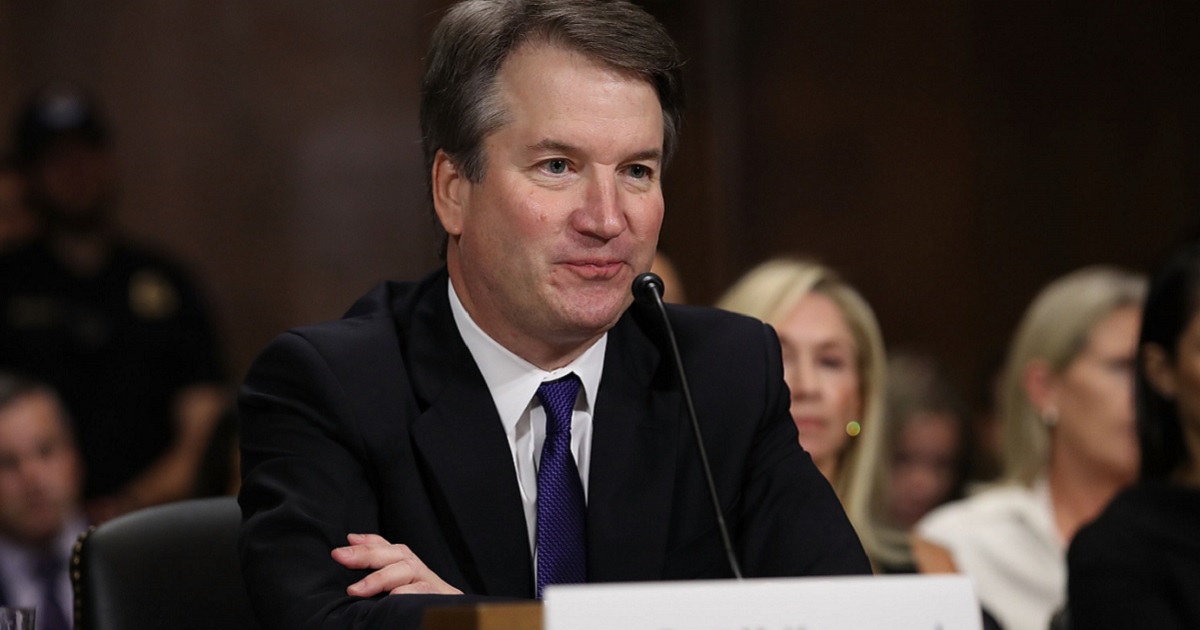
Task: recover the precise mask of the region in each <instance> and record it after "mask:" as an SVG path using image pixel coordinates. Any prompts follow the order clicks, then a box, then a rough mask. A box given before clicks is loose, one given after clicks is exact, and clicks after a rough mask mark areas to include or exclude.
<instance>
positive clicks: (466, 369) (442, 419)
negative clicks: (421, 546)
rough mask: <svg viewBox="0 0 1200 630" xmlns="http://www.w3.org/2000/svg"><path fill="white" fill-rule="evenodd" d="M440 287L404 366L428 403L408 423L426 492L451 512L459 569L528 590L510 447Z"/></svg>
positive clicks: (495, 589)
mask: <svg viewBox="0 0 1200 630" xmlns="http://www.w3.org/2000/svg"><path fill="white" fill-rule="evenodd" d="M446 295H447V294H446V283H445V281H443V282H440V283H438V284H437V285H435V288H434V290H433V291H432V292H431V295H430V296H429V298H428V299H426V300H425V302H426V303H425V304H422V305H421V307H420V308H419V310H418V312H417V313H415V314H414V318H413V322H412V324H413V330H412V331H411V334H410V335H409V340H410V342H411V344H412V345H410V355H409V359H410V361H411V364H410V371H411V374H412V376H413V382H414V385H415V389H416V390H417V392H418V396H419V397H421V398H423V399H424V400H425V401H426V404H427V405H428V407H427V408H426V409H425V412H424V413H422V414H421V416H420V417H419V418H418V419H417V420H416V422H415V423H414V424H413V430H412V435H413V441H414V446H415V448H416V450H417V452H418V453H419V456H420V457H421V458H422V460H423V464H424V466H425V467H427V468H428V470H429V472H430V474H429V475H428V477H427V480H426V485H427V486H429V492H430V494H431V496H434V497H436V499H435V501H437V502H439V503H441V504H442V505H445V506H446V507H447V508H448V509H449V512H450V514H451V515H452V517H451V518H449V519H447V522H444V523H443V527H444V529H443V532H444V534H445V536H446V537H447V538H448V539H449V541H450V545H451V547H460V548H461V547H464V546H465V548H466V549H467V551H468V553H469V556H470V557H469V558H466V559H464V558H459V562H460V565H463V566H461V568H462V570H463V572H464V575H466V576H467V578H468V579H469V580H473V581H475V582H476V584H479V585H481V586H482V588H483V590H484V592H485V593H487V594H491V595H507V596H512V597H531V596H532V595H533V567H532V560H531V558H530V553H529V538H528V533H527V529H526V525H525V512H524V510H523V508H522V504H521V495H520V488H519V486H518V484H517V478H516V472H515V471H514V468H513V463H512V451H511V449H510V448H509V446H508V439H507V438H506V437H505V435H504V429H503V427H502V425H501V423H500V418H499V415H498V414H497V413H496V407H495V404H494V403H493V401H492V397H491V394H490V393H489V392H488V389H487V385H486V383H485V382H484V380H483V376H482V375H481V374H480V372H479V368H478V367H477V366H476V365H475V362H474V360H473V359H472V358H471V354H470V352H469V351H468V350H467V348H466V345H465V344H463V341H462V338H461V337H460V336H459V334H458V331H457V329H456V328H455V325H454V320H453V317H452V315H451V313H450V305H449V301H448V299H447V297H446ZM456 539H458V540H456ZM471 565H473V566H471Z"/></svg>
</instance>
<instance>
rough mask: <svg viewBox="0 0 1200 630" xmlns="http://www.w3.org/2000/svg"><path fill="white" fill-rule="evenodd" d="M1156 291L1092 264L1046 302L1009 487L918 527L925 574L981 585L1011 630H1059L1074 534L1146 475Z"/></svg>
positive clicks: (1029, 356) (1043, 297)
mask: <svg viewBox="0 0 1200 630" xmlns="http://www.w3.org/2000/svg"><path fill="white" fill-rule="evenodd" d="M1145 291H1146V288H1145V280H1144V279H1143V278H1141V277H1139V276H1135V275H1131V274H1129V273H1126V272H1123V271H1120V270H1117V269H1112V268H1107V267H1090V268H1086V269H1082V270H1079V271H1076V272H1074V273H1071V274H1068V275H1066V276H1064V277H1062V278H1060V279H1058V280H1056V281H1054V282H1053V283H1051V284H1050V285H1048V286H1047V287H1046V288H1044V289H1043V290H1042V291H1041V293H1039V294H1038V296H1037V297H1036V298H1035V299H1034V301H1033V303H1032V304H1031V305H1030V307H1029V309H1028V310H1027V311H1026V312H1025V315H1024V317H1023V319H1022V321H1021V324H1020V326H1019V327H1018V329H1017V333H1016V335H1015V336H1014V338H1013V341H1012V345H1011V346H1010V349H1009V355H1008V359H1007V362H1006V365H1005V368H1004V381H1003V384H1002V398H1001V401H1000V415H1001V424H1002V431H1003V440H1004V443H1003V453H1002V456H1003V461H1002V466H1003V471H1002V481H1001V482H1000V483H999V484H998V485H996V486H994V487H992V488H990V489H986V490H983V491H982V492H980V493H978V494H976V495H974V496H972V497H970V498H967V499H964V500H962V501H957V502H954V503H950V504H947V505H945V506H942V507H941V508H939V509H937V510H935V511H934V512H932V513H930V514H929V516H927V517H926V518H925V519H923V520H922V521H921V522H920V523H919V524H918V525H917V529H916V534H915V536H914V540H913V555H914V560H915V561H916V565H917V569H918V570H919V571H921V572H924V573H940V572H952V571H957V572H961V573H964V574H966V575H968V576H970V577H971V578H972V580H973V581H974V583H975V587H976V590H977V593H978V595H979V599H980V601H981V603H982V604H983V607H984V608H985V609H986V610H987V611H988V612H990V613H991V614H992V615H993V616H995V618H996V619H997V620H998V621H999V622H1000V624H1001V625H1002V626H1003V627H1004V628H1006V629H1007V630H1024V629H1029V630H1034V629H1036V630H1044V629H1045V628H1046V627H1047V626H1048V625H1049V622H1050V618H1051V617H1052V616H1053V614H1054V613H1055V612H1056V611H1057V610H1058V609H1059V608H1061V607H1062V605H1063V602H1064V599H1065V589H1066V556H1065V553H1066V548H1067V544H1068V543H1069V542H1070V540H1071V537H1072V536H1074V535H1075V532H1076V531H1077V530H1078V529H1079V528H1080V527H1081V526H1082V525H1084V524H1086V523H1087V522H1089V521H1091V520H1092V519H1093V518H1095V517H1096V516H1097V515H1098V514H1099V513H1100V511H1101V510H1102V509H1103V508H1104V507H1105V506H1106V505H1107V504H1108V502H1109V500H1110V499H1112V497H1113V496H1114V495H1115V494H1116V493H1117V492H1118V491H1119V490H1120V489H1122V488H1123V487H1125V486H1126V485H1128V484H1130V483H1131V482H1132V481H1133V480H1134V479H1135V477H1136V475H1137V468H1138V447H1137V438H1136V433H1135V426H1134V413H1133V372H1132V367H1133V362H1134V356H1135V354H1136V346H1137V332H1138V326H1139V324H1140V321H1141V304H1142V301H1143V300H1144V299H1145Z"/></svg>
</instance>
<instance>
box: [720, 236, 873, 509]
mask: <svg viewBox="0 0 1200 630" xmlns="http://www.w3.org/2000/svg"><path fill="white" fill-rule="evenodd" d="M717 307H719V308H723V309H726V310H729V311H733V312H735V313H742V314H744V315H749V316H751V317H756V318H758V319H761V320H762V321H764V322H766V323H768V324H770V325H771V326H772V327H774V329H775V331H776V332H777V333H778V335H779V341H780V343H781V344H782V346H783V374H784V378H785V379H786V380H787V384H788V389H789V390H790V392H791V405H790V410H791V417H792V419H793V421H794V422H795V423H796V428H797V429H798V430H799V434H800V444H801V445H803V446H804V450H806V451H808V452H809V454H810V455H812V459H813V462H814V463H815V464H816V465H817V468H818V469H820V470H821V473H822V474H824V475H825V478H826V479H828V480H829V482H830V483H832V484H833V487H834V488H835V489H836V490H837V492H838V494H839V496H841V498H842V502H843V503H844V504H848V503H849V502H848V500H847V499H848V497H847V495H846V492H847V490H848V486H849V483H848V482H849V477H850V474H849V472H850V470H852V469H853V467H854V460H855V456H856V455H855V453H856V451H857V449H858V446H857V445H858V442H859V440H858V439H857V436H858V435H859V432H860V431H871V430H873V429H872V427H873V426H875V424H876V423H877V422H878V421H879V417H880V415H881V414H882V412H883V396H884V391H885V386H886V383H885V380H886V376H887V366H886V364H885V361H886V359H885V355H884V349H883V335H882V334H881V333H880V332H879V323H878V322H877V321H876V319H875V313H874V312H873V311H872V310H871V307H870V305H868V304H867V301H866V300H864V299H863V298H862V296H861V295H859V293H858V291H855V290H854V287H851V286H850V285H849V284H847V283H846V282H845V281H844V280H842V279H841V277H839V276H838V274H837V273H835V272H834V271H833V270H832V269H830V268H828V267H826V266H824V265H821V264H819V263H816V262H812V261H807V260H800V259H792V258H776V259H773V260H768V261H767V262H764V263H762V264H760V265H758V266H757V267H755V268H754V269H751V270H750V272H748V273H747V274H746V275H744V276H742V278H741V279H740V280H738V281H737V283H736V284H734V285H733V287H731V288H730V289H729V290H728V291H726V292H725V295H724V296H722V297H721V299H720V300H719V301H718V302H717Z"/></svg>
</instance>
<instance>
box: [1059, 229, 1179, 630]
mask: <svg viewBox="0 0 1200 630" xmlns="http://www.w3.org/2000/svg"><path fill="white" fill-rule="evenodd" d="M1139 343H1140V346H1139V347H1140V355H1139V357H1138V364H1137V385H1136V391H1137V412H1138V437H1139V441H1140V443H1141V447H1142V465H1141V476H1140V479H1139V482H1138V483H1137V484H1136V485H1135V486H1133V487H1132V488H1129V489H1128V490H1125V491H1124V492H1122V493H1121V494H1119V495H1117V498H1116V499H1114V500H1113V502H1112V503H1111V504H1110V505H1109V506H1108V508H1107V509H1106V510H1105V511H1104V513H1103V514H1102V515H1101V516H1100V518H1098V519H1097V520H1096V521H1094V522H1093V523H1091V524H1090V525H1088V526H1086V527H1084V528H1083V529H1081V530H1080V531H1079V534H1078V535H1076V536H1075V539H1074V540H1073V541H1072V542H1071V547H1070V552H1069V554H1068V560H1069V563H1068V564H1069V568H1070V570H1069V571H1068V575H1069V576H1070V577H1069V588H1068V595H1069V597H1068V605H1069V609H1070V615H1069V618H1070V623H1071V626H1072V627H1073V628H1089V629H1090V628H1154V629H1155V630H1170V629H1175V628H1178V629H1183V628H1200V244H1196V245H1191V246H1188V247H1186V248H1184V249H1182V250H1181V251H1179V252H1178V253H1177V254H1176V255H1175V256H1174V257H1172V258H1171V259H1169V261H1168V262H1167V264H1166V265H1164V267H1163V268H1162V269H1161V270H1160V271H1159V272H1158V275H1157V276H1155V278H1154V282H1153V284H1151V287H1150V296H1149V298H1148V299H1147V300H1146V309H1145V312H1144V314H1143V317H1142V332H1141V338H1140V340H1139Z"/></svg>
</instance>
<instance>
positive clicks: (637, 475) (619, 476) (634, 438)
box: [588, 313, 681, 582]
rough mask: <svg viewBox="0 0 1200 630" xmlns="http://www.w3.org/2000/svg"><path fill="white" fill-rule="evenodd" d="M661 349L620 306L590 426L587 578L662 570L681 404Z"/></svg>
mask: <svg viewBox="0 0 1200 630" xmlns="http://www.w3.org/2000/svg"><path fill="white" fill-rule="evenodd" d="M666 367H669V366H668V364H667V363H665V362H660V353H659V351H658V349H656V348H655V346H654V344H653V343H651V342H650V340H649V339H648V338H647V337H646V336H645V334H644V333H643V331H642V330H641V329H640V328H639V327H638V326H637V325H636V324H635V323H634V320H633V317H632V314H631V313H626V315H625V316H624V317H622V318H621V321H620V322H619V323H618V324H617V326H615V327H614V328H613V329H612V331H610V333H609V341H608V349H607V350H606V352H605V360H604V376H603V378H602V380H601V383H600V394H599V397H598V400H597V401H596V409H595V414H594V419H593V427H592V468H591V470H590V472H589V479H588V580H589V581H593V582H613V581H630V580H646V579H654V578H658V577H660V576H661V575H662V571H663V564H664V559H665V555H666V547H667V533H668V530H667V528H668V525H669V522H670V511H671V495H672V488H673V486H674V481H675V459H676V454H675V445H676V443H677V434H678V430H679V414H680V412H681V403H680V400H679V398H678V396H679V394H678V392H677V391H675V390H674V388H670V387H664V386H663V384H664V379H663V378H661V377H660V376H659V375H658V371H659V370H660V369H665V368H666Z"/></svg>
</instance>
